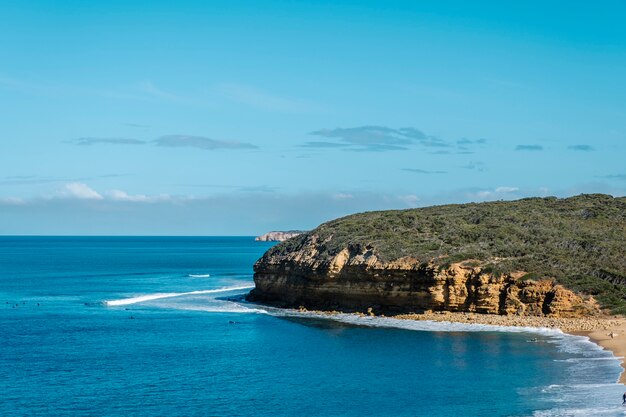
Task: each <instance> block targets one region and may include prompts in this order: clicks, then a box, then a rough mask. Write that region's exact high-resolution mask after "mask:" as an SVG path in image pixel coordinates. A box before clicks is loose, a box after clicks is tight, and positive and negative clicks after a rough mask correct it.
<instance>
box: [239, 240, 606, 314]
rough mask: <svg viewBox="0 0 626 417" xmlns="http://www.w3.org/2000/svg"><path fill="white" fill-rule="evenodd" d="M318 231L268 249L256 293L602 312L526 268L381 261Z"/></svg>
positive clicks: (498, 310) (334, 304)
mask: <svg viewBox="0 0 626 417" xmlns="http://www.w3.org/2000/svg"><path fill="white" fill-rule="evenodd" d="M323 245H324V242H320V241H319V238H318V237H317V236H316V235H314V234H312V235H308V236H307V237H306V240H305V241H304V242H303V243H302V244H301V245H299V246H298V247H297V248H296V249H294V250H288V251H268V253H266V254H265V255H264V256H263V257H262V258H261V259H259V261H257V263H256V264H255V266H254V270H255V274H254V281H255V284H256V288H255V289H254V290H253V291H252V292H251V294H250V296H249V297H250V299H253V300H257V301H262V302H267V303H271V304H275V305H279V306H283V307H298V306H305V307H307V308H315V309H326V310H342V311H366V310H367V309H368V308H372V309H373V311H374V312H376V313H382V314H389V313H401V312H418V311H425V310H433V311H444V310H445V311H461V312H477V313H486V314H505V315H521V316H553V317H579V316H588V315H593V314H596V313H598V312H599V308H598V306H597V304H596V302H595V301H594V300H593V299H592V298H590V297H587V298H582V297H581V296H579V295H577V294H575V293H574V292H572V291H570V290H568V289H566V288H564V287H562V286H561V285H556V284H554V283H553V281H552V280H549V279H542V280H523V279H521V277H522V276H523V275H525V273H523V272H520V273H515V274H510V275H503V276H494V275H493V274H490V273H487V272H485V271H483V270H482V269H481V267H480V266H475V265H476V263H472V262H465V263H457V264H453V265H451V266H449V267H447V268H442V267H440V266H439V265H437V264H436V260H429V261H427V262H424V261H421V260H418V259H415V258H410V257H405V258H400V259H396V260H394V261H390V262H383V261H381V260H380V259H379V258H378V257H377V256H376V253H375V249H374V248H372V247H369V246H366V247H361V246H349V247H347V248H344V249H343V250H341V251H339V252H338V253H336V254H333V255H331V256H328V255H324V256H322V255H320V252H321V251H320V249H321V248H322V246H323Z"/></svg>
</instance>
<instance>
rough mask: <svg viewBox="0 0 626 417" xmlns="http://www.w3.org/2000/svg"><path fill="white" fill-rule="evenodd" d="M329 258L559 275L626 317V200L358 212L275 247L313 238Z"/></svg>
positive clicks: (592, 197) (605, 197) (535, 201)
mask: <svg viewBox="0 0 626 417" xmlns="http://www.w3.org/2000/svg"><path fill="white" fill-rule="evenodd" d="M310 234H315V235H317V236H319V238H320V239H319V240H320V241H323V242H326V243H325V244H324V246H323V247H322V255H325V254H326V255H334V254H335V253H337V252H339V251H340V250H342V249H343V248H346V247H361V248H365V247H371V248H372V250H373V251H374V252H375V253H376V255H377V256H378V257H379V258H381V259H382V260H386V261H388V260H393V259H397V258H400V257H404V256H411V257H415V258H417V259H420V260H424V262H428V261H431V260H434V262H435V263H437V264H438V265H440V266H441V267H444V268H445V267H447V266H448V265H449V264H451V263H453V262H459V261H466V260H470V261H472V262H474V263H476V262H479V263H480V264H482V265H483V268H484V269H485V270H486V271H490V272H491V273H494V274H502V273H508V272H512V271H525V272H527V273H528V274H527V275H526V276H524V277H522V278H521V279H537V278H552V279H555V280H556V281H557V282H559V283H561V284H563V285H565V286H567V287H568V288H571V289H573V290H576V291H579V292H582V293H585V294H591V295H594V296H595V297H596V299H597V300H598V301H599V302H600V304H601V305H602V306H603V307H605V308H609V309H611V310H612V311H613V312H615V313H621V314H625V313H626V197H621V198H613V197H611V196H608V195H602V194H591V195H580V196H576V197H571V198H566V199H557V198H555V197H548V198H527V199H523V200H518V201H498V202H489V203H472V204H461V205H447V206H435V207H426V208H419V209H410V210H393V211H378V212H368V213H361V214H355V215H351V216H347V217H344V218H341V219H337V220H333V221H330V222H328V223H324V224H322V225H321V226H319V227H318V228H316V229H315V230H313V231H311V232H308V233H306V234H304V235H300V236H298V237H296V238H293V239H290V240H288V241H287V242H284V243H282V244H281V245H278V246H277V247H276V248H275V249H274V250H278V251H285V250H287V251H288V250H295V249H297V248H298V247H299V246H300V245H301V244H303V243H304V241H305V240H306V238H307V236H308V235H310Z"/></svg>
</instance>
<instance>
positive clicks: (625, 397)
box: [622, 392, 626, 405]
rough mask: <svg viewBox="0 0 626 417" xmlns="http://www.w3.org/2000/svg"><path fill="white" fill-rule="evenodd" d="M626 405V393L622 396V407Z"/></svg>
mask: <svg viewBox="0 0 626 417" xmlns="http://www.w3.org/2000/svg"><path fill="white" fill-rule="evenodd" d="M624 404H626V392H625V393H624V395H622V405H624Z"/></svg>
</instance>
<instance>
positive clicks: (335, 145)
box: [300, 141, 350, 149]
mask: <svg viewBox="0 0 626 417" xmlns="http://www.w3.org/2000/svg"><path fill="white" fill-rule="evenodd" d="M346 146H350V145H348V144H347V143H336V142H323V141H319V142H315V141H311V142H305V143H304V144H302V145H300V147H302V148H318V149H324V148H331V149H332V148H345V147H346Z"/></svg>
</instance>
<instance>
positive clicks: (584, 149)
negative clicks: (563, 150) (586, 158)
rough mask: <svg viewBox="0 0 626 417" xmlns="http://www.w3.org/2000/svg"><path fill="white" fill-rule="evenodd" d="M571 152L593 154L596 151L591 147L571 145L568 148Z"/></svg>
mask: <svg viewBox="0 0 626 417" xmlns="http://www.w3.org/2000/svg"><path fill="white" fill-rule="evenodd" d="M567 149H569V150H570V151H582V152H591V151H594V150H595V149H594V148H593V146H591V145H584V144H583V145H570V146H568V147H567Z"/></svg>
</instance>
